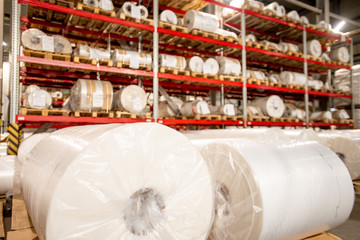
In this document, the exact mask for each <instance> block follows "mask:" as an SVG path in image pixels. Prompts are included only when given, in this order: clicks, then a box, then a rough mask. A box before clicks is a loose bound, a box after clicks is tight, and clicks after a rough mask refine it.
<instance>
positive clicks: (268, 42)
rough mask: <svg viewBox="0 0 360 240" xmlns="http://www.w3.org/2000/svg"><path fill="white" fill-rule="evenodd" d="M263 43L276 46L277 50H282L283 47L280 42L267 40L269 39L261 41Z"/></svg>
mask: <svg viewBox="0 0 360 240" xmlns="http://www.w3.org/2000/svg"><path fill="white" fill-rule="evenodd" d="M261 43H262V44H264V45H265V46H269V47H272V48H275V49H276V50H278V51H282V50H283V49H282V47H281V46H280V44H277V43H274V42H270V41H267V40H263V41H261Z"/></svg>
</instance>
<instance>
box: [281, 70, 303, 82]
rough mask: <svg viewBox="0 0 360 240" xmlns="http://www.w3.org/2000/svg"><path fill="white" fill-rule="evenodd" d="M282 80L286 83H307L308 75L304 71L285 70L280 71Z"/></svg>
mask: <svg viewBox="0 0 360 240" xmlns="http://www.w3.org/2000/svg"><path fill="white" fill-rule="evenodd" d="M280 80H281V82H282V83H284V84H299V85H305V84H306V75H305V74H303V73H297V72H289V71H284V72H281V73H280Z"/></svg>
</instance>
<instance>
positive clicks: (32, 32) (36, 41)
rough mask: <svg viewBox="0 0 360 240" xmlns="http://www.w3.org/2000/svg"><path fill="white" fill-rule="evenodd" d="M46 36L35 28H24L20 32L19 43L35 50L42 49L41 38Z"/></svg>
mask: <svg viewBox="0 0 360 240" xmlns="http://www.w3.org/2000/svg"><path fill="white" fill-rule="evenodd" d="M43 37H46V34H45V33H44V32H43V31H41V30H39V29H36V28H30V29H27V30H25V31H24V32H23V33H22V34H21V43H22V44H23V46H24V47H26V48H29V49H31V50H35V51H42V38H43Z"/></svg>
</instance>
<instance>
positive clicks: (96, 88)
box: [70, 79, 113, 111]
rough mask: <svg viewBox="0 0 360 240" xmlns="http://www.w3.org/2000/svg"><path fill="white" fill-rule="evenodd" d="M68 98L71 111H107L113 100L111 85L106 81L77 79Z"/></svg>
mask: <svg viewBox="0 0 360 240" xmlns="http://www.w3.org/2000/svg"><path fill="white" fill-rule="evenodd" d="M70 99H71V101H70V107H71V110H73V111H78V110H82V111H91V110H95V111H97V110H99V111H100V110H103V111H109V110H111V105H112V101H113V87H112V85H111V83H110V82H108V81H98V80H86V79H79V80H78V81H77V82H76V84H75V85H74V86H73V87H72V88H71V92H70Z"/></svg>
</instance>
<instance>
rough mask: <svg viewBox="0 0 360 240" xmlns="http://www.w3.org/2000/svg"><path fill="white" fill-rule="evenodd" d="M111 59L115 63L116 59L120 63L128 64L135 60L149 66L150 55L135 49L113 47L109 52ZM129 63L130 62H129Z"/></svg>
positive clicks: (150, 62) (150, 61)
mask: <svg viewBox="0 0 360 240" xmlns="http://www.w3.org/2000/svg"><path fill="white" fill-rule="evenodd" d="M111 59H112V60H113V61H114V62H115V63H116V62H118V61H120V62H122V63H127V64H130V63H131V62H132V61H136V62H138V63H139V64H142V65H146V66H151V64H152V57H151V54H149V53H144V52H142V53H139V52H137V51H130V50H123V49H115V50H114V51H113V52H112V53H111ZM130 65H131V64H130Z"/></svg>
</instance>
